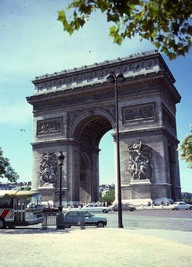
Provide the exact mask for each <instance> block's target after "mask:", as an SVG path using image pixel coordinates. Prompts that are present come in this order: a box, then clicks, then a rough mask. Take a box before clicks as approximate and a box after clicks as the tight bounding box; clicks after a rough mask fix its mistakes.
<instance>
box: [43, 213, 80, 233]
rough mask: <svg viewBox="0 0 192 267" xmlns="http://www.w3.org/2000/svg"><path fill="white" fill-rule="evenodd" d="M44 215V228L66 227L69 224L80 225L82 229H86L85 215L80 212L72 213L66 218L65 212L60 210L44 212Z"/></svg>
mask: <svg viewBox="0 0 192 267" xmlns="http://www.w3.org/2000/svg"><path fill="white" fill-rule="evenodd" d="M43 217H44V220H43V222H42V226H41V229H42V230H47V229H48V228H49V227H50V226H55V227H56V229H64V228H65V227H66V228H67V227H68V226H69V225H70V226H79V227H80V229H85V217H84V216H80V215H78V214H75V215H74V214H72V215H70V216H69V217H66V218H65V217H64V214H60V213H58V212H44V213H43Z"/></svg>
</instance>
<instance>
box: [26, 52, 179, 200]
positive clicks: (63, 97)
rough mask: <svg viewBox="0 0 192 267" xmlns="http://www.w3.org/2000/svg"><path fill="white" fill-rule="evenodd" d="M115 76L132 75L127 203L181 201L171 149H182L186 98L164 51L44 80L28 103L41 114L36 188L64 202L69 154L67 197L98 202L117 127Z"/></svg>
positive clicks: (128, 81)
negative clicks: (103, 148)
mask: <svg viewBox="0 0 192 267" xmlns="http://www.w3.org/2000/svg"><path fill="white" fill-rule="evenodd" d="M110 72H114V73H118V72H122V73H123V75H124V77H125V81H124V83H119V84H118V93H119V94H118V95H119V99H118V102H119V103H118V107H119V111H118V112H119V139H120V159H121V160H120V168H121V185H122V187H121V190H122V200H123V201H128V202H132V203H134V202H140V203H145V202H146V203H147V202H148V201H153V200H155V201H160V200H161V199H162V198H163V199H166V198H167V199H170V198H174V199H178V198H179V197H180V177H179V171H178V170H179V168H178V159H177V158H175V161H174V164H171V160H169V155H170V153H169V152H168V151H169V149H168V146H169V144H170V143H171V144H172V149H173V150H174V151H176V149H177V145H178V140H177V131H176V119H175V118H176V104H177V103H178V102H179V101H180V95H179V93H178V92H177V90H176V88H175V87H174V82H175V79H174V77H173V76H172V74H171V72H170V70H169V69H168V67H167V65H166V63H165V62H164V60H163V58H162V56H161V55H160V54H159V53H157V52H156V51H150V52H146V53H142V54H137V55H132V56H129V57H127V58H123V59H118V60H114V61H106V62H104V63H100V64H98V63H96V64H94V65H92V66H84V67H82V68H79V69H78V68H75V69H73V70H64V71H61V72H59V73H54V74H50V75H43V76H40V77H36V79H35V80H34V81H33V83H34V85H35V93H34V95H33V96H31V97H28V98H27V101H28V102H29V103H30V104H31V105H33V114H34V142H33V144H32V146H33V155H34V157H33V180H32V186H33V188H38V189H39V190H41V192H42V195H43V197H44V199H45V200H49V199H50V198H51V199H53V201H55V202H57V201H58V196H57V194H56V193H57V191H58V188H59V172H58V168H56V167H55V166H56V158H57V156H58V154H59V151H62V152H63V153H64V155H65V162H64V167H63V173H62V177H63V179H62V188H63V191H64V193H65V195H64V196H63V200H64V201H80V200H85V201H96V200H98V194H99V191H98V188H99V151H100V149H99V143H100V140H101V138H102V137H103V135H104V134H105V133H106V132H108V131H109V130H110V129H113V130H114V132H116V123H115V118H116V116H115V115H116V114H115V110H116V107H115V101H114V100H115V93H114V85H111V84H109V83H108V82H107V81H106V76H107V74H109V73H110ZM114 139H115V134H114ZM170 166H171V171H170ZM43 168H44V169H43ZM170 181H171V182H170ZM116 196H117V194H116Z"/></svg>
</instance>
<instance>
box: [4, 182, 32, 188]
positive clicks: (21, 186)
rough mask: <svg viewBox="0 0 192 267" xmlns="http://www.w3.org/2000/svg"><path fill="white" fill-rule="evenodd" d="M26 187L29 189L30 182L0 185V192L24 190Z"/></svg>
mask: <svg viewBox="0 0 192 267" xmlns="http://www.w3.org/2000/svg"><path fill="white" fill-rule="evenodd" d="M26 187H30V188H31V182H19V183H16V182H14V183H11V182H7V183H0V190H14V189H18V190H24V189H25V188H26Z"/></svg>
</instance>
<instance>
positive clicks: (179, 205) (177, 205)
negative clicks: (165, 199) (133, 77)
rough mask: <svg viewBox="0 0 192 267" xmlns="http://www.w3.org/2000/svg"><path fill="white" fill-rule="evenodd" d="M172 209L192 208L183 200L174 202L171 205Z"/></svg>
mask: <svg viewBox="0 0 192 267" xmlns="http://www.w3.org/2000/svg"><path fill="white" fill-rule="evenodd" d="M171 209H172V210H181V209H182V210H192V205H189V204H187V203H185V202H184V201H180V202H174V203H173V204H172V205H171Z"/></svg>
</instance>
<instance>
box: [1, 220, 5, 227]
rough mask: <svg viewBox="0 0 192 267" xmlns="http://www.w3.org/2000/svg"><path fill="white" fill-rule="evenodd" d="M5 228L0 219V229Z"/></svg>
mask: <svg viewBox="0 0 192 267" xmlns="http://www.w3.org/2000/svg"><path fill="white" fill-rule="evenodd" d="M3 228H5V223H4V221H3V220H2V219H0V229H3Z"/></svg>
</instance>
